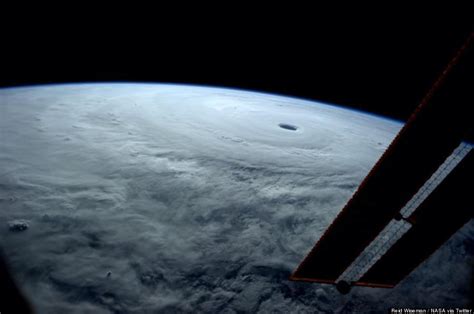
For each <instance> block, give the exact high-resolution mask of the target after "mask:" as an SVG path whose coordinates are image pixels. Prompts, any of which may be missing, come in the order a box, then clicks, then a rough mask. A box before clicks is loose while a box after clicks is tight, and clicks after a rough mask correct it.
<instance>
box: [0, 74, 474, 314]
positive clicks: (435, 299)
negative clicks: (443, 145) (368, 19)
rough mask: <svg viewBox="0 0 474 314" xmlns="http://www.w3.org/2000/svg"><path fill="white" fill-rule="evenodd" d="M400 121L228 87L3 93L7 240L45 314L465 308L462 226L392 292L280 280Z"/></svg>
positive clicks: (0, 162)
mask: <svg viewBox="0 0 474 314" xmlns="http://www.w3.org/2000/svg"><path fill="white" fill-rule="evenodd" d="M381 101H383V100H381ZM401 127H402V123H401V122H399V121H394V120H390V119H387V118H384V117H380V116H375V115H371V114H368V113H364V112H359V111H354V110H351V109H347V108H343V107H339V106H334V105H328V104H322V103H318V102H314V101H309V100H303V99H297V98H290V97H284V96H280V95H272V94H265V93H259V92H252V91H242V90H235V89H224V88H213V87H202V86H190V85H171V84H142V83H140V84H134V83H101V84H65V85H45V86H29V87H28V86H27V87H17V88H4V89H1V90H0V206H1V210H0V222H1V223H2V227H0V246H1V247H2V250H3V252H4V256H5V258H6V260H7V263H8V265H9V266H10V269H11V272H12V274H13V276H14V278H15V280H16V282H17V284H18V285H19V287H20V288H21V290H22V291H23V293H24V294H25V295H26V296H27V298H28V299H29V300H30V302H31V303H32V305H33V308H34V309H35V310H36V311H37V312H38V313H181V312H192V313H200V312H205V313H248V312H251V313H254V312H261V313H270V312H271V313H315V312H316V313H372V312H373V313H379V312H387V311H388V310H389V309H390V308H404V307H411V308H423V307H430V308H431V307H440V306H446V307H463V306H467V305H469V302H470V301H471V300H470V297H471V289H472V287H471V282H472V265H473V260H474V258H473V256H474V245H473V243H474V224H473V223H472V221H471V222H470V223H468V224H466V225H465V226H464V227H463V228H462V229H461V230H460V231H459V232H457V233H456V234H455V235H454V236H453V237H452V238H451V239H450V240H449V241H448V242H447V243H446V244H445V245H443V247H442V248H441V249H440V250H438V251H437V252H436V253H435V254H433V256H431V257H430V258H429V259H428V260H427V261H425V262H424V263H423V264H422V265H421V266H420V267H419V268H418V269H416V270H415V271H414V272H412V273H411V274H410V275H409V276H408V277H407V278H406V279H405V280H404V281H402V282H401V283H400V284H399V285H398V286H397V287H395V288H393V289H376V288H365V287H356V288H354V289H353V290H352V291H351V293H349V294H347V295H341V294H339V293H338V292H337V290H336V289H335V288H334V286H332V285H323V284H315V283H304V282H292V281H289V279H288V277H289V275H290V274H291V272H292V271H293V270H294V269H295V268H296V266H297V265H298V264H299V263H300V262H301V260H302V259H303V258H304V256H305V255H306V254H307V253H308V251H309V250H310V249H311V248H312V246H313V245H314V243H315V241H316V240H318V238H319V237H320V236H321V235H322V233H323V232H324V230H325V229H326V228H327V227H328V226H329V224H330V223H331V222H332V221H333V219H334V218H335V217H336V215H337V214H338V212H339V211H340V210H341V209H342V207H343V206H344V204H345V203H346V202H347V200H348V199H349V198H350V196H351V195H352V193H354V191H355V190H356V188H357V186H358V185H359V183H360V182H361V181H362V179H363V178H364V177H365V175H366V174H367V173H368V172H369V170H370V169H371V167H372V166H373V164H374V163H375V162H376V160H377V159H378V158H379V157H380V156H381V154H382V153H383V152H384V150H385V149H386V148H387V145H388V144H389V143H390V142H391V140H392V139H393V138H394V136H395V135H396V133H397V132H398V131H399V130H400V128H401ZM407 258H408V257H407Z"/></svg>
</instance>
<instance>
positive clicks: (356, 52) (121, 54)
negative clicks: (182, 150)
mask: <svg viewBox="0 0 474 314" xmlns="http://www.w3.org/2000/svg"><path fill="white" fill-rule="evenodd" d="M267 15H268V14H267ZM348 15H349V16H350V15H351V14H350V12H349V14H348ZM426 15H428V14H427V13H426V12H425V13H418V14H415V15H414V16H412V17H410V18H406V17H404V16H399V15H396V16H395V17H389V16H383V15H380V14H379V15H377V17H376V18H374V17H373V16H372V14H367V16H364V17H362V16H359V15H355V16H353V17H352V18H346V17H341V16H337V15H336V16H335V17H334V18H333V17H331V18H325V19H324V21H322V20H321V21H320V17H322V16H324V14H323V13H321V12H319V11H318V12H317V13H312V12H310V13H309V14H305V15H304V16H299V15H295V14H292V15H291V18H288V17H286V18H283V17H282V16H277V17H270V18H268V16H254V17H253V18H247V17H245V16H240V15H238V14H235V16H231V17H229V18H227V16H223V17H220V18H217V19H212V20H206V18H194V19H191V20H190V21H188V22H187V23H183V20H186V19H187V18H185V19H181V20H175V19H173V18H169V19H162V18H161V17H162V16H161V15H160V16H158V15H157V16H155V18H154V19H153V20H148V21H147V22H146V23H141V22H140V16H139V17H138V19H137V18H136V16H135V20H128V18H118V19H117V20H118V23H110V24H109V23H102V24H103V25H101V26H99V27H96V25H95V24H94V26H89V27H88V26H87V25H88V20H87V18H84V19H82V20H81V21H80V23H81V24H78V27H76V28H75V29H74V30H69V29H68V30H67V31H65V30H64V29H62V24H61V23H59V22H58V23H55V24H54V26H52V27H47V29H43V28H41V30H37V29H36V26H41V25H40V24H36V25H35V24H30V25H29V26H28V27H27V28H26V29H24V30H23V29H22V30H19V29H17V28H16V27H14V28H11V32H7V33H6V36H4V42H5V41H7V42H8V44H6V45H4V47H8V49H4V51H6V52H7V55H6V58H2V61H1V74H0V86H16V85H29V84H46V83H57V82H96V81H141V82H176V83H191V84H203V85H216V86H227V87H236V88H242V89H251V90H258V91H265V92H272V93H279V94H284V95H290V96H297V97H302V98H309V99H314V100H319V101H323V102H328V103H333V104H341V105H345V106H351V107H354V108H357V109H361V110H367V111H370V112H374V113H378V114H382V115H386V116H390V117H393V118H396V119H402V120H405V119H406V118H407V117H408V116H409V114H410V113H411V112H412V111H413V109H414V108H415V107H416V105H417V104H418V103H419V101H420V100H421V99H422V97H423V95H424V94H425V93H426V92H427V90H428V89H429V87H430V86H431V84H432V83H433V82H434V80H435V79H436V77H437V75H438V74H439V73H440V72H441V71H442V70H443V68H444V67H445V65H446V64H447V63H448V61H449V60H450V59H451V57H452V56H453V54H454V53H455V52H456V50H457V49H458V48H459V46H460V45H461V44H462V43H463V41H464V40H465V38H466V37H467V35H468V34H469V32H470V31H471V29H472V28H471V26H472V25H471V19H466V18H464V17H461V16H457V15H456V14H451V16H450V19H449V20H448V19H446V18H426V19H424V16H426ZM147 18H149V17H144V19H147ZM65 19H67V18H65ZM136 20H138V22H136ZM316 21H318V22H316ZM137 24H138V26H139V27H138V28H137V27H136V26H137ZM143 24H144V25H143ZM142 26H144V27H142Z"/></svg>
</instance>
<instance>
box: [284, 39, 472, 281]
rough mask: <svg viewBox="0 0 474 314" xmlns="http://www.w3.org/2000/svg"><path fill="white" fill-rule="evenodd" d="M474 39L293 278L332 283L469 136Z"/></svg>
mask: <svg viewBox="0 0 474 314" xmlns="http://www.w3.org/2000/svg"><path fill="white" fill-rule="evenodd" d="M473 37H474V36H473V35H472V34H471V36H470V38H469V40H468V41H467V42H466V44H465V45H464V46H463V47H462V48H461V49H460V51H459V53H458V54H457V55H456V56H455V58H453V60H452V61H451V62H450V63H449V64H448V66H447V68H446V70H445V71H444V72H443V73H442V74H441V75H440V77H439V79H438V80H437V81H436V82H435V83H434V85H433V87H432V88H431V90H430V91H429V92H428V94H427V95H426V97H425V98H424V99H423V101H422V102H421V104H420V106H419V107H418V108H417V110H415V112H414V114H413V115H412V116H411V118H410V119H409V121H408V122H407V124H406V125H405V126H404V128H403V129H402V130H401V131H400V133H399V134H398V135H397V137H396V138H395V140H394V141H393V142H392V144H391V145H390V146H389V148H388V149H387V151H386V152H385V153H384V154H383V156H382V157H381V158H380V160H379V161H378V162H377V163H376V165H375V166H374V168H373V169H372V170H371V171H370V173H369V174H368V176H367V177H366V178H365V179H364V181H363V182H362V184H361V185H360V186H359V188H358V190H357V191H356V193H355V194H354V195H353V196H352V198H351V199H350V200H349V202H348V203H347V204H346V206H345V207H344V209H343V210H342V211H341V213H340V214H339V215H338V216H337V218H336V219H335V221H334V222H333V223H332V225H331V226H330V227H329V228H328V229H327V230H326V232H325V233H324V235H323V236H322V237H321V239H320V240H319V241H318V242H317V243H316V245H315V247H314V248H313V249H312V250H311V252H310V253H309V254H308V255H307V257H306V258H305V259H304V261H303V262H302V263H301V264H300V266H299V267H298V268H297V269H296V271H295V272H294V273H293V275H292V276H291V279H293V280H306V281H318V282H325V283H328V282H329V283H331V282H334V281H335V280H336V279H337V278H338V277H339V276H340V275H341V274H342V272H343V271H344V270H345V269H346V268H347V267H348V266H349V265H350V264H351V263H352V262H353V261H354V259H355V258H356V257H357V256H358V255H359V254H360V253H361V252H362V251H363V250H364V248H365V247H366V246H367V245H368V244H369V243H370V242H371V241H372V240H373V239H374V238H375V237H376V236H377V235H378V234H379V232H380V231H381V230H382V229H383V228H384V227H385V226H386V225H387V224H388V223H389V222H390V220H391V219H393V218H394V216H395V215H396V214H397V213H398V212H399V211H400V209H401V208H402V207H403V206H404V205H405V204H406V203H407V202H408V201H409V200H410V199H411V197H412V196H413V195H414V194H415V193H416V192H417V191H418V189H419V188H420V187H421V186H422V185H423V184H424V182H425V181H427V180H428V179H429V177H430V176H431V175H432V174H433V173H434V172H435V171H436V169H437V168H438V167H439V166H440V165H441V164H442V163H443V162H444V160H445V159H446V158H447V157H448V156H449V155H450V154H451V153H452V151H453V150H454V149H455V148H456V147H457V146H458V145H459V144H460V142H461V140H462V139H463V138H465V137H466V134H467V132H468V129H469V126H470V125H471V124H472V111H473V110H472V107H473V106H472V104H473V103H474V97H473V94H472V89H471V87H472V86H471V85H470V84H472V82H473V81H474V78H473V72H474V71H473V57H472V54H473V53H472V50H473V49H472V45H473Z"/></svg>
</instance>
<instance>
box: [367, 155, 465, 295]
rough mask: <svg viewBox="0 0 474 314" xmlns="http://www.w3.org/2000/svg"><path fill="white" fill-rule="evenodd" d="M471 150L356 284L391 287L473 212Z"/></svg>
mask: <svg viewBox="0 0 474 314" xmlns="http://www.w3.org/2000/svg"><path fill="white" fill-rule="evenodd" d="M473 175H474V151H471V152H470V153H469V154H468V155H467V156H466V157H465V158H464V160H463V161H461V163H460V164H459V165H458V166H457V167H456V168H455V169H454V170H453V171H452V172H451V173H450V174H449V175H448V176H447V177H446V179H445V180H444V181H443V182H441V183H440V185H438V187H437V188H436V189H435V190H434V191H433V192H432V193H431V194H430V196H429V197H428V198H427V199H426V200H425V201H424V202H423V203H422V204H421V205H420V206H419V207H418V209H417V210H416V211H415V212H414V213H413V214H412V215H411V216H410V218H413V220H414V221H415V224H414V225H413V226H412V228H411V229H410V230H409V231H408V232H407V233H405V234H404V235H403V236H402V238H401V239H400V240H399V241H398V242H396V243H395V244H394V245H393V246H392V247H391V248H390V249H389V250H388V251H387V253H386V254H385V255H384V256H382V258H381V259H380V260H378V261H377V263H375V264H374V266H372V268H371V269H369V271H368V272H367V273H366V274H365V275H364V276H363V277H362V278H361V279H360V282H359V283H358V284H362V285H367V284H368V285H376V286H395V285H396V284H398V283H399V282H400V281H401V280H402V279H403V278H405V277H406V276H407V275H408V274H409V273H410V272H411V271H413V270H414V269H415V268H416V267H417V266H418V265H419V264H420V263H421V262H423V261H424V260H425V259H427V258H428V257H429V256H430V255H431V254H432V253H433V252H434V251H436V250H437V249H438V248H439V247H440V246H441V245H442V244H443V243H444V242H446V241H447V240H448V239H449V238H450V237H451V236H452V235H453V234H454V233H455V232H456V231H457V230H458V229H459V228H461V227H462V226H463V225H464V224H465V223H467V222H468V221H469V220H470V219H471V218H472V216H473V213H474V199H473V198H472V184H468V182H470V181H471V180H472V177H473Z"/></svg>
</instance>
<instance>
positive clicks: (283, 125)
mask: <svg viewBox="0 0 474 314" xmlns="http://www.w3.org/2000/svg"><path fill="white" fill-rule="evenodd" d="M278 126H279V127H280V128H282V129H285V130H290V131H296V130H298V127H297V126H295V125H291V124H288V123H280V124H278Z"/></svg>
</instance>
